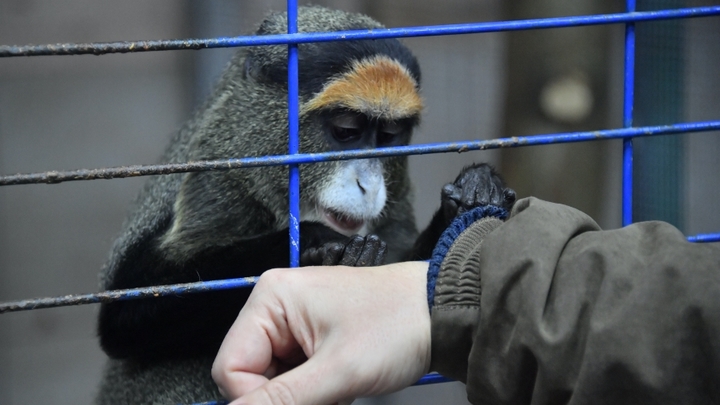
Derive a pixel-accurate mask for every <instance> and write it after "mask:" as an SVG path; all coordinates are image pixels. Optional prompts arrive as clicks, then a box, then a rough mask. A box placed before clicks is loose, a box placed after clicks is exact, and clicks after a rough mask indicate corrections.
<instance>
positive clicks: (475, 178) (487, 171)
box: [406, 163, 515, 260]
mask: <svg viewBox="0 0 720 405" xmlns="http://www.w3.org/2000/svg"><path fill="white" fill-rule="evenodd" d="M514 204H515V191H513V190H512V189H510V188H506V187H505V183H504V182H503V180H502V179H501V178H500V176H499V175H498V173H497V172H495V170H494V169H493V168H492V167H491V166H490V165H487V164H485V163H479V164H478V163H476V164H473V165H470V166H466V167H465V168H463V170H462V171H461V172H460V174H459V175H458V177H457V178H456V179H455V181H454V182H453V183H448V184H446V185H445V186H444V187H443V189H442V193H441V197H440V209H438V210H437V211H436V212H435V214H434V215H433V218H432V220H431V221H430V224H429V225H428V227H427V228H425V230H424V231H422V232H421V233H420V236H418V238H417V240H416V241H415V245H414V246H413V248H412V249H411V251H410V252H409V253H408V255H407V256H406V260H427V259H429V258H430V256H431V255H432V251H433V249H434V248H435V244H437V241H438V239H439V238H440V235H442V233H443V231H445V229H446V228H447V227H448V226H449V225H450V223H451V222H452V221H453V219H455V217H457V216H458V215H461V214H463V213H465V212H466V211H469V210H471V209H473V208H475V207H480V206H484V205H494V206H497V207H501V208H503V209H505V210H506V211H508V212H510V210H511V209H512V207H513V205H514Z"/></svg>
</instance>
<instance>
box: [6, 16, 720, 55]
mask: <svg viewBox="0 0 720 405" xmlns="http://www.w3.org/2000/svg"><path fill="white" fill-rule="evenodd" d="M714 15H720V6H709V7H691V8H681V9H677V10H660V11H643V12H628V13H615V14H599V15H584V16H572V17H554V18H538V19H529V20H516V21H497V22H482V23H467V24H448V25H436V26H431V27H403V28H386V29H376V30H358V31H338V32H317V33H302V34H277V35H259V36H238V37H220V38H208V39H171V40H149V41H122V42H93V43H81V44H72V43H63V44H48V45H24V46H17V45H0V57H12V56H42V55H83V54H93V55H103V54H108V53H127V52H148V51H168V50H185V49H203V48H227V47H240V46H258V45H286V44H300V43H308V42H328V41H352V40H358V39H380V38H408V37H423V36H437V35H458V34H478V33H484V32H500V31H519V30H530V29H545V28H564V27H580V26H586V25H605V24H618V23H629V22H638V21H652V20H669V19H676V18H692V17H707V16H714Z"/></svg>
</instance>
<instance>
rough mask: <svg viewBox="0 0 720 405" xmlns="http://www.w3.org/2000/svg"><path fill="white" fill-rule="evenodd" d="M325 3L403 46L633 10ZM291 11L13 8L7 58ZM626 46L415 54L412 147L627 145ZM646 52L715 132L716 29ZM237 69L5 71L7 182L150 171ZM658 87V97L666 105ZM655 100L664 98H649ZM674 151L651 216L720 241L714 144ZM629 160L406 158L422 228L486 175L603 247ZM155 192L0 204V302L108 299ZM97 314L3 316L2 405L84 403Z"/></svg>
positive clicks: (221, 55) (588, 152)
mask: <svg viewBox="0 0 720 405" xmlns="http://www.w3.org/2000/svg"><path fill="white" fill-rule="evenodd" d="M314 3H315V4H323V5H329V6H333V7H337V8H341V9H345V10H350V11H359V12H364V13H367V14H369V15H371V16H372V17H375V18H376V19H378V20H380V21H382V22H384V23H385V24H386V25H387V26H393V27H395V26H409V25H424V24H448V23H460V22H472V21H494V20H501V19H519V18H535V17H551V16H562V15H574V14H587V13H599V12H617V11H622V10H623V7H624V6H623V4H622V2H620V1H618V0H613V1H610V2H607V1H602V0H517V1H513V2H502V1H500V0H481V1H478V0H449V1H448V0H446V1H442V2H440V1H438V0H434V1H432V0H394V1H387V0H386V1H380V0H335V1H333V0H325V1H316V2H314ZM713 3H717V2H707V1H706V2H702V3H701V2H697V1H684V2H677V1H675V2H674V3H672V5H673V6H675V7H677V6H692V5H699V4H713ZM657 4H660V3H655V4H653V3H652V2H649V3H648V7H652V6H653V5H657ZM662 5H664V6H666V5H667V3H662ZM284 7H285V3H284V1H282V0H267V1H260V0H244V1H242V2H239V1H233V0H211V1H199V0H194V1H191V0H183V1H172V0H155V1H152V2H147V1H140V0H125V1H124V2H118V1H108V0H93V1H90V0H67V1H64V2H61V3H60V2H53V1H50V0H3V1H2V2H0V43H2V44H28V43H36V44H43V43H56V42H94V41H112V40H130V39H167V38H187V37H210V36H216V35H223V36H232V35H240V34H248V33H251V32H252V31H253V30H254V28H255V25H256V24H257V23H258V22H259V21H260V20H261V19H262V17H263V16H264V15H265V14H266V13H267V12H268V11H269V10H282V9H284ZM651 28H652V27H651ZM660 31H663V30H662V27H661V29H660ZM623 32H624V28H623V27H622V26H620V25H617V26H615V25H614V26H606V27H586V28H573V29H563V30H544V31H531V32H516V33H494V34H482V35H468V36H452V37H433V38H417V39H409V40H406V41H405V42H406V43H407V44H408V45H409V46H410V47H411V48H412V49H413V51H414V52H415V54H416V55H417V56H418V58H419V60H420V63H421V66H422V69H423V81H424V83H423V95H424V97H425V99H426V105H427V107H426V111H425V116H424V118H423V123H422V126H421V128H420V130H419V131H418V133H417V134H416V136H415V138H414V142H415V143H426V142H439V141H451V140H468V139H491V138H496V137H500V136H518V135H533V134H541V133H552V132H564V131H575V130H586V129H587V130H592V129H603V128H610V127H619V126H620V125H621V124H622V121H621V111H622V64H623V61H622V53H623V41H622V40H623ZM638 35H640V30H639V33H638ZM647 35H648V37H647V38H648V41H650V43H651V44H652V43H654V44H655V45H653V46H655V47H656V48H657V49H656V51H657V52H656V54H651V55H649V56H647V57H648V59H647V60H649V61H650V62H651V63H650V65H649V67H648V68H646V69H650V68H652V67H653V65H652V61H653V60H656V59H652V58H653V57H654V58H657V57H658V55H661V56H662V55H664V54H665V53H663V52H664V50H666V51H667V52H671V56H672V58H674V59H672V60H671V62H672V63H674V64H671V66H673V68H674V69H675V70H673V71H672V72H671V74H672V77H674V78H675V79H676V81H677V82H678V83H680V84H678V85H677V86H676V87H673V89H672V91H674V93H673V94H674V95H673V96H672V97H671V99H670V100H668V101H667V103H669V104H668V105H671V106H674V107H673V108H676V109H675V110H673V111H676V112H678V111H679V112H678V118H679V120H680V121H689V120H704V119H718V118H720V115H718V114H720V113H719V111H720V76H718V74H717V71H718V70H717V69H718V66H720V24H719V23H718V18H705V19H696V20H691V21H685V22H682V23H678V26H677V27H675V31H674V34H673V35H674V36H673V37H672V38H673V41H674V42H673V44H675V45H674V47H673V48H672V49H669V50H667V49H666V48H667V47H666V46H665V44H666V43H667V41H666V40H662V39H660V40H657V38H656V36H654V35H657V34H653V30H652V29H649V31H648V33H647ZM653 38H655V39H656V40H655V42H652V41H653ZM233 52H234V51H233V50H231V49H216V50H203V51H182V52H180V51H176V52H153V53H143V54H126V55H105V56H99V57H97V56H61V57H33V58H9V59H2V60H0V174H11V173H17V172H38V171H46V170H62V169H76V168H96V167H105V166H119V165H128V164H143V163H153V162H155V161H156V160H157V159H158V157H159V156H160V154H161V153H162V150H163V148H164V147H165V145H166V143H167V141H168V140H169V138H170V136H171V135H172V134H173V132H174V131H176V130H177V129H178V128H179V126H180V125H181V124H182V122H183V121H184V120H185V119H186V117H188V115H189V114H190V112H191V111H192V109H193V108H194V107H195V106H196V105H197V104H198V103H200V102H201V101H202V100H203V98H204V97H205V96H206V95H207V93H208V91H209V89H210V88H211V86H212V83H213V82H214V80H215V79H216V78H217V76H218V75H219V73H220V71H221V70H222V68H223V66H224V65H225V63H226V62H227V60H228V59H229V58H230V56H231V55H232V53H233ZM667 52H666V53H667ZM661 60H662V59H661ZM668 63H669V62H668ZM643 73H644V71H639V72H638V76H640V75H643ZM653 77H654V76H653ZM660 77H661V81H662V82H661V83H659V84H658V83H655V84H656V85H665V84H666V83H665V82H666V80H665V79H662V76H660ZM648 86H650V89H651V90H652V86H653V84H652V82H650V84H648ZM651 90H649V91H651ZM648 94H654V93H651V92H650V93H648ZM647 97H650V96H647ZM639 102H640V101H639ZM651 107H652V106H651ZM650 110H651V111H653V110H652V108H650ZM673 139H674V141H673V142H675V143H671V144H670V146H669V148H670V150H671V151H675V152H677V153H675V154H670V155H671V156H670V159H671V161H672V162H671V163H672V164H674V165H676V166H673V167H677V169H675V171H674V172H673V173H674V174H673V175H674V176H676V177H677V178H676V179H674V180H673V183H672V184H671V186H670V187H661V186H662V185H663V184H660V185H659V186H658V185H650V186H648V187H646V188H645V189H643V194H642V196H643V197H645V198H646V199H647V200H649V201H651V202H653V201H655V202H657V201H660V202H662V201H675V202H677V201H680V203H677V204H675V205H674V207H675V208H674V210H675V211H674V215H675V216H674V217H673V218H675V220H676V221H677V224H678V225H679V226H681V228H682V229H683V231H685V232H686V233H687V234H694V233H699V232H711V231H718V230H720V216H718V215H717V210H716V207H717V201H719V200H720V175H719V174H718V173H720V170H719V169H720V160H719V159H718V158H717V157H718V156H720V134H717V133H706V134H693V135H681V136H675V137H673ZM678 145H679V146H678ZM659 147H660V150H661V151H665V152H667V151H668V150H669V149H668V146H667V145H666V146H663V145H660V146H659ZM663 148H664V149H663ZM678 151H679V152H678ZM657 155H658V154H657V153H651V154H650V157H651V158H652V157H653V156H657ZM663 156H664V155H663ZM620 158H621V142H619V141H603V142H592V143H585V144H574V145H552V146H542V147H533V148H518V149H514V150H503V151H502V152H500V151H497V150H496V151H485V152H471V153H464V154H447V155H430V156H416V157H411V158H410V162H411V170H412V173H411V176H412V178H413V179H414V180H415V192H416V207H415V211H416V215H417V218H418V224H419V226H421V227H422V226H424V225H425V224H426V223H427V222H428V221H429V218H430V215H431V213H432V211H433V210H434V209H435V208H436V207H437V206H438V204H439V194H440V188H441V187H442V185H443V184H444V183H446V182H448V181H450V180H452V179H453V178H454V177H455V175H456V174H457V173H458V172H459V170H460V168H461V167H462V166H464V165H466V164H468V163H470V162H473V161H486V162H491V163H493V164H495V165H497V166H498V167H499V168H500V169H501V171H502V172H503V173H504V174H505V177H506V178H507V180H509V182H510V185H511V186H513V187H514V188H516V190H517V191H518V194H519V195H520V196H527V195H537V196H540V197H542V198H546V199H549V200H553V201H557V202H562V203H566V204H570V205H573V206H576V207H579V208H581V209H583V210H585V211H587V212H589V213H590V214H592V215H593V216H594V217H595V218H597V219H598V221H599V222H600V224H601V225H602V226H603V227H606V228H614V227H619V226H620ZM678 162H679V163H681V164H678ZM651 163H652V162H651ZM656 163H657V162H656ZM638 182H639V183H640V184H646V183H644V182H643V179H639V180H638ZM142 183H143V179H123V180H113V181H91V182H70V183H63V184H58V185H30V186H11V187H1V188H0V301H8V300H17V299H23V298H29V297H38V296H55V295H64V294H70V293H85V292H93V291H96V290H97V274H98V271H99V269H100V267H101V266H102V264H103V262H104V260H105V258H106V256H107V253H108V251H109V248H110V245H111V243H112V241H113V239H114V237H115V236H116V234H117V232H118V231H119V229H120V224H121V222H122V220H123V218H124V215H125V212H126V209H127V207H128V205H129V202H130V201H131V200H132V199H133V197H134V195H135V194H136V192H137V191H138V189H139V187H140V186H141V185H142ZM671 205H672V204H671ZM638 210H640V208H638ZM638 215H639V214H638ZM671 219H672V218H671ZM96 311H97V306H91V305H90V306H80V307H70V308H57V309H46V310H38V311H31V312H21V313H13V314H4V315H0V404H9V405H19V404H26V403H43V402H49V401H52V402H53V403H55V404H86V403H90V402H91V400H92V397H93V395H94V392H95V389H96V385H97V382H98V380H99V375H100V369H101V367H102V364H103V362H104V359H105V356H104V354H103V353H102V352H101V351H100V349H99V348H98V345H97V341H96V338H95V332H94V324H95V316H96ZM464 398H465V394H464V391H463V387H462V385H461V384H459V383H454V384H443V385H436V386H431V387H421V388H411V389H409V390H406V391H405V392H403V393H400V394H394V395H391V396H387V397H384V398H380V399H375V400H372V401H369V400H368V401H366V403H375V404H379V403H382V404H405V403H407V404H436V403H437V404H440V403H441V404H450V403H456V404H463V403H466V401H465V399H464Z"/></svg>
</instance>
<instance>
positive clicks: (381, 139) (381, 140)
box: [377, 121, 405, 146]
mask: <svg viewBox="0 0 720 405" xmlns="http://www.w3.org/2000/svg"><path fill="white" fill-rule="evenodd" d="M403 132H405V128H404V127H403V126H402V125H400V124H399V123H397V122H392V121H390V122H386V123H383V124H382V125H381V126H380V129H379V131H378V135H377V136H378V139H377V143H378V145H379V146H383V145H389V144H391V143H393V142H395V140H396V139H397V138H398V137H399V136H400V135H401V134H402V133H403Z"/></svg>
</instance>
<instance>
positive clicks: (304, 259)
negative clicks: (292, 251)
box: [300, 235, 387, 267]
mask: <svg viewBox="0 0 720 405" xmlns="http://www.w3.org/2000/svg"><path fill="white" fill-rule="evenodd" d="M386 256H387V245H386V244H385V242H383V241H382V240H380V238H379V237H378V236H377V235H368V236H365V237H362V236H360V235H355V236H353V237H351V238H350V239H348V240H347V242H345V243H340V242H328V243H325V244H323V245H322V246H320V247H317V248H308V249H307V250H305V252H303V254H302V255H300V264H301V265H302V266H319V265H323V266H335V265H340V266H353V267H364V266H380V265H382V264H384V263H385V257H386Z"/></svg>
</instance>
